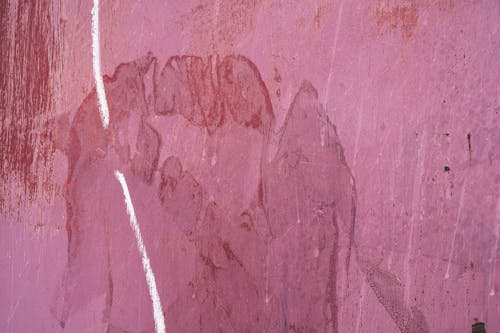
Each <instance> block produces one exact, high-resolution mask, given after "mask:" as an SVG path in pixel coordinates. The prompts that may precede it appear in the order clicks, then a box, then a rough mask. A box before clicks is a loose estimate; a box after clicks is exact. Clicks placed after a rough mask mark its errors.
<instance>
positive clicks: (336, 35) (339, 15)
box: [324, 1, 344, 106]
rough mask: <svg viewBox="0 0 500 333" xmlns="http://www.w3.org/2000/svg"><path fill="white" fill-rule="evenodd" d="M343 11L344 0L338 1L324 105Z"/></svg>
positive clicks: (326, 101)
mask: <svg viewBox="0 0 500 333" xmlns="http://www.w3.org/2000/svg"><path fill="white" fill-rule="evenodd" d="M343 11H344V1H342V2H341V3H340V7H339V11H338V14H337V24H336V25H335V35H334V37H333V45H332V56H331V60H330V70H329V71H328V79H327V81H326V88H325V103H324V104H325V106H326V103H328V95H329V94H330V83H331V81H332V72H333V62H334V60H335V53H336V52H337V40H338V39H339V27H340V23H341V22H342V12H343Z"/></svg>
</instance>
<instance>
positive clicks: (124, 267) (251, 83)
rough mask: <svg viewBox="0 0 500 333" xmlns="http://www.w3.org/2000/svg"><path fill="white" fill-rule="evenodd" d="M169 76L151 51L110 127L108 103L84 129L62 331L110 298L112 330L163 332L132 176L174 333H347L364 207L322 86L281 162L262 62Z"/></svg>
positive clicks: (293, 128)
mask: <svg viewBox="0 0 500 333" xmlns="http://www.w3.org/2000/svg"><path fill="white" fill-rule="evenodd" d="M156 67H157V61H156V59H155V58H154V57H153V56H152V55H148V56H146V57H144V58H142V59H139V60H138V61H135V62H131V63H127V64H122V65H120V66H119V67H118V68H117V70H116V72H115V74H114V75H113V77H112V78H105V87H106V92H107V96H108V103H109V107H110V125H109V128H108V129H106V130H104V129H103V128H102V125H101V123H100V118H99V112H98V106H97V105H98V104H97V100H96V95H95V92H94V91H93V92H92V93H90V94H89V96H88V97H87V98H86V99H85V101H84V102H83V103H82V105H81V106H80V108H79V110H78V112H77V114H76V116H75V118H74V120H73V123H72V125H71V135H70V142H69V145H68V147H69V148H68V150H67V156H68V160H69V172H68V179H67V183H66V186H67V193H66V201H67V209H68V221H67V230H68V239H69V248H68V264H67V269H66V274H65V276H64V278H63V281H62V289H61V295H60V297H59V298H58V301H57V302H56V307H55V312H56V314H57V316H58V317H59V318H60V320H61V325H62V326H65V325H66V324H67V322H68V321H71V320H72V318H73V317H74V315H75V314H76V313H78V312H79V311H85V309H86V308H87V307H89V306H90V304H95V303H96V302H99V300H100V302H102V304H103V305H102V320H103V321H104V323H105V324H107V326H108V330H109V331H110V332H137V331H147V330H151V329H152V328H153V327H154V323H153V317H152V311H151V301H150V300H149V296H148V291H147V286H146V283H145V278H144V272H143V270H142V264H141V262H140V256H139V254H138V252H137V249H136V244H135V239H134V236H133V233H132V231H131V229H130V226H129V223H128V217H127V215H126V213H125V206H124V203H123V195H122V192H121V189H120V186H119V184H118V182H117V181H116V179H115V178H114V176H113V172H114V170H116V169H118V170H120V171H121V172H123V173H124V174H125V177H126V179H127V182H128V185H129V188H130V193H131V196H132V201H133V203H134V207H135V210H136V214H137V218H138V222H139V225H140V228H141V232H142V235H143V239H144V242H145V245H146V247H147V250H148V254H149V257H150V260H151V265H152V268H153V271H154V274H155V277H156V283H157V287H158V290H159V294H160V298H161V301H162V305H163V310H164V312H165V318H166V326H167V328H168V329H169V330H171V331H178V332H193V331H201V332H216V331H221V332H262V331H269V332H282V331H286V332H289V331H292V332H293V331H296V332H314V331H333V332H336V331H337V328H338V310H339V296H338V295H339V292H338V291H339V288H340V287H339V285H340V283H339V282H340V281H342V282H343V283H344V282H345V281H347V278H348V272H349V267H350V256H351V249H352V248H353V247H354V246H355V244H354V233H353V230H354V220H355V197H356V196H355V187H354V179H353V177H352V175H351V172H350V170H349V168H348V166H347V164H346V162H345V159H344V155H343V149H342V146H341V143H340V141H339V138H338V136H337V134H336V130H335V127H334V126H333V124H332V123H331V122H330V120H329V119H328V117H327V116H326V113H325V110H324V109H323V107H322V106H321V104H320V103H319V101H318V95H317V92H316V90H315V89H314V88H313V87H312V85H311V84H310V83H307V82H305V83H303V84H302V86H301V88H300V90H299V91H298V93H297V94H296V96H295V98H294V101H293V103H292V105H291V106H290V109H289V111H288V115H287V117H286V119H285V123H284V125H283V128H282V129H281V137H280V140H279V144H278V149H277V152H276V154H275V156H274V157H272V158H271V159H270V160H268V156H267V155H268V150H269V149H268V148H269V145H270V144H271V134H272V133H273V132H275V130H274V116H273V111H272V108H271V103H270V100H269V94H268V91H267V89H266V87H265V85H264V83H263V81H262V79H261V77H260V74H259V72H258V70H257V68H256V66H255V65H254V64H253V63H252V62H251V61H250V60H248V59H247V58H245V57H242V56H228V57H226V58H224V59H222V60H219V59H218V58H209V59H208V60H207V61H206V62H205V61H203V59H201V58H199V57H194V56H182V57H172V58H170V59H169V60H168V61H167V64H166V65H165V67H164V68H163V69H162V70H161V71H160V73H156ZM148 71H153V72H155V73H156V75H153V80H154V82H153V87H154V88H153V96H152V97H153V98H152V103H151V104H149V103H148V99H147V98H146V93H145V87H146V86H147V84H145V77H147V73H148ZM150 110H154V112H151V111H150ZM174 128H182V131H180V132H175V137H174V138H172V136H173V135H174V132H173V130H172V129H174ZM200 138H203V140H201V139H200ZM167 143H168V144H167ZM196 152H199V154H198V153H196ZM193 154H194V155H195V156H193ZM373 288H375V286H374V287H373ZM381 290H382V294H384V295H385V294H386V293H387V292H385V291H384V289H383V288H382V289H381ZM412 313H413V314H416V313H417V312H412Z"/></svg>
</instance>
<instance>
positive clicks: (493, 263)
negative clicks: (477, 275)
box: [488, 198, 500, 296]
mask: <svg viewBox="0 0 500 333" xmlns="http://www.w3.org/2000/svg"><path fill="white" fill-rule="evenodd" d="M496 218H497V224H496V227H495V245H494V246H493V252H492V253H491V258H490V259H489V260H488V261H489V263H490V274H488V275H489V276H488V280H489V281H488V285H489V287H490V293H489V295H490V296H495V281H496V280H495V276H496V268H497V260H496V259H497V251H498V238H499V237H500V198H498V201H497V209H496Z"/></svg>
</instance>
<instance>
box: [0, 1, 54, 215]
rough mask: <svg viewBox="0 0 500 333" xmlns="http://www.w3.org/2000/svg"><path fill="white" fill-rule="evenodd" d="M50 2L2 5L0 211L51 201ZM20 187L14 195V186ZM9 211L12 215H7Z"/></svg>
mask: <svg viewBox="0 0 500 333" xmlns="http://www.w3.org/2000/svg"><path fill="white" fill-rule="evenodd" d="M51 17H53V6H52V3H50V2H47V1H36V2H33V1H21V2H19V3H18V4H17V5H14V3H13V2H9V1H2V2H1V3H0V50H1V54H2V56H1V57H0V87H1V94H0V126H1V128H0V211H1V212H4V213H12V211H11V210H13V212H17V211H18V209H19V205H23V204H26V203H29V202H30V201H32V200H33V199H34V198H35V197H42V198H46V199H49V198H50V197H51V195H52V194H53V190H54V189H53V185H51V182H50V176H51V174H52V161H53V153H54V146H53V130H54V124H53V122H52V119H53V114H54V88H55V82H56V75H57V68H58V64H59V63H60V60H59V56H60V52H59V51H60V49H59V44H58V35H57V32H56V31H55V28H54V26H53V22H52V20H51V19H50V18H51ZM12 180H15V184H16V185H17V186H18V188H16V189H15V190H12V189H11V188H10V187H11V186H12V183H11V181H12ZM7 210H8V212H7Z"/></svg>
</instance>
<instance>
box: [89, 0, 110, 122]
mask: <svg viewBox="0 0 500 333" xmlns="http://www.w3.org/2000/svg"><path fill="white" fill-rule="evenodd" d="M92 64H93V67H94V79H95V89H96V92H97V100H98V102H99V113H100V114H101V120H102V126H103V127H104V128H107V127H108V125H109V109H108V101H107V99H106V91H105V90H104V82H103V80H102V74H101V48H100V44H99V0H94V7H93V8H92Z"/></svg>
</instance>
